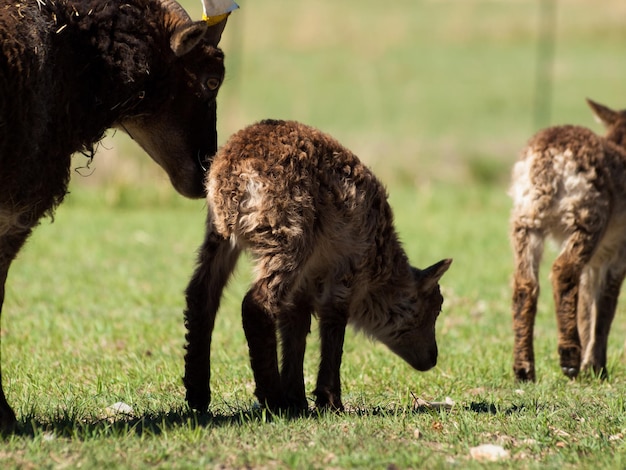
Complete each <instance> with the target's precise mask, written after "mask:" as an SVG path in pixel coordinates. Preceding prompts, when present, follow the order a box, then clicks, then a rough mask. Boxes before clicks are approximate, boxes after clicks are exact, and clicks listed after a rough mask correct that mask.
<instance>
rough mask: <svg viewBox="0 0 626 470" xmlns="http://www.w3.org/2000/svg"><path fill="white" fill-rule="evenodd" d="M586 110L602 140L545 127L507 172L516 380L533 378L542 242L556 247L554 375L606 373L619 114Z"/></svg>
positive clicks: (576, 130) (625, 209) (616, 237)
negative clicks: (599, 125) (557, 370)
mask: <svg viewBox="0 0 626 470" xmlns="http://www.w3.org/2000/svg"><path fill="white" fill-rule="evenodd" d="M588 103H589V105H590V106H591V108H592V110H593V112H594V113H595V114H596V116H597V117H598V119H599V120H601V121H602V122H603V123H604V125H605V126H606V127H607V134H606V135H605V136H604V137H601V136H598V135H596V134H595V133H593V132H592V131H591V130H589V129H586V128H583V127H578V126H560V127H552V128H548V129H544V130H542V131H540V132H539V133H538V134H537V135H535V136H534V137H533V138H532V139H530V141H529V142H528V145H527V146H526V148H525V149H524V150H523V152H522V156H521V159H520V161H519V162H517V163H516V164H515V167H514V168H513V181H512V184H511V190H510V194H511V196H512V198H513V209H512V213H511V241H512V245H513V251H514V254H515V274H514V279H513V326H514V332H515V349H514V364H513V369H514V372H515V375H516V377H517V378H518V379H520V380H535V359H534V351H533V332H534V322H535V316H536V312H537V299H538V296H539V282H538V272H539V264H540V261H541V256H542V253H543V247H544V242H545V239H546V238H547V237H552V238H553V239H555V240H556V241H557V242H558V243H559V244H560V246H561V251H560V253H559V255H558V257H557V258H556V260H555V261H554V264H553V265H552V272H551V280H552V287H553V294H554V300H555V306H556V317H557V322H558V329H559V338H558V350H559V356H560V363H561V368H562V370H563V373H564V374H566V375H567V376H569V377H572V378H573V377H576V376H577V375H578V373H579V371H580V370H581V367H582V369H587V368H590V369H593V371H594V372H595V373H596V374H606V349H607V340H608V335H609V330H610V327H611V322H612V320H613V316H614V315H615V307H616V305H617V299H618V296H619V291H620V287H621V284H622V281H623V279H624V276H625V275H626V236H625V235H624V233H625V229H626V111H619V112H618V111H613V110H611V109H609V108H607V107H605V106H602V105H600V104H598V103H594V102H593V101H590V100H588Z"/></svg>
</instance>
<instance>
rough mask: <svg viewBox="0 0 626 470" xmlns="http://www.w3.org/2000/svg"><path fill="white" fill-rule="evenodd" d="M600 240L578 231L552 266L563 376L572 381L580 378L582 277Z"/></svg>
mask: <svg viewBox="0 0 626 470" xmlns="http://www.w3.org/2000/svg"><path fill="white" fill-rule="evenodd" d="M598 238H599V235H598V234H597V233H589V232H587V231H584V230H577V231H575V232H574V233H573V234H572V235H571V236H570V237H569V238H568V239H567V241H566V242H565V246H564V248H563V250H562V251H561V253H560V254H559V256H558V257H557V259H556V261H555V262H554V264H553V265H552V272H551V278H552V279H551V280H552V290H553V294H554V305H555V306H556V318H557V325H558V329H559V333H558V334H559V339H558V348H559V356H560V358H561V359H560V365H561V370H562V371H563V373H564V374H565V375H567V376H568V377H570V378H574V377H576V376H577V375H578V372H579V371H580V365H581V343H580V337H579V335H578V321H577V318H576V317H577V307H578V292H579V286H580V280H581V275H582V272H583V269H584V268H585V266H586V265H587V264H588V263H589V260H590V259H591V256H592V255H593V251H594V249H595V247H596V245H597V243H598Z"/></svg>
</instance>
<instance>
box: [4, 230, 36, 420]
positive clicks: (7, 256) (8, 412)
mask: <svg viewBox="0 0 626 470" xmlns="http://www.w3.org/2000/svg"><path fill="white" fill-rule="evenodd" d="M30 232H31V231H30V230H23V231H19V232H17V233H11V234H6V235H3V236H1V237H0V311H1V310H2V305H3V303H4V294H5V284H6V280H7V274H8V272H9V266H11V262H12V261H13V260H14V259H15V257H16V256H17V253H18V252H19V251H20V249H21V248H22V246H23V245H24V242H25V241H26V239H27V238H28V236H29V235H30ZM16 425H17V419H16V417H15V412H14V411H13V409H12V408H11V406H10V405H9V403H8V402H7V399H6V397H5V395H4V389H3V387H2V372H1V371H0V432H10V431H12V430H14V429H15V426H16Z"/></svg>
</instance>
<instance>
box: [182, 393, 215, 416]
mask: <svg viewBox="0 0 626 470" xmlns="http://www.w3.org/2000/svg"><path fill="white" fill-rule="evenodd" d="M185 399H186V400H187V404H188V405H189V408H191V409H192V410H196V411H199V412H200V413H206V412H207V411H208V410H209V404H210V403H211V392H209V391H207V390H193V389H188V390H187V394H186V395H185Z"/></svg>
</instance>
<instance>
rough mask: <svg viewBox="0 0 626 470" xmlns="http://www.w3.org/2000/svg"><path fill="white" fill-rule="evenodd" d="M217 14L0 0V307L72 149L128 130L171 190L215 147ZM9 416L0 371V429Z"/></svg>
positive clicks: (110, 1)
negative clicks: (207, 17)
mask: <svg viewBox="0 0 626 470" xmlns="http://www.w3.org/2000/svg"><path fill="white" fill-rule="evenodd" d="M225 23H226V19H225V18H223V19H221V21H219V22H217V23H216V24H214V25H211V26H210V25H209V23H208V22H205V21H198V22H193V21H191V19H190V18H189V16H188V14H187V13H186V12H185V10H184V9H183V8H182V7H181V6H180V5H178V4H177V3H176V2H174V1H173V0H123V1H121V0H106V1H103V0H54V1H53V0H0V307H1V305H2V302H3V301H4V293H5V289H4V286H5V282H6V277H7V272H8V270H9V266H10V265H11V262H12V261H13V259H14V258H15V257H16V255H17V253H18V251H19V250H20V248H21V247H22V246H23V244H24V242H25V241H26V239H27V238H28V236H29V235H30V233H31V231H32V229H33V227H34V226H35V225H37V223H38V221H39V219H40V218H41V217H42V216H44V215H51V214H52V213H53V211H54V209H55V208H56V207H57V206H58V204H59V203H61V201H62V200H63V197H64V196H65V194H66V192H67V185H68V180H69V176H70V161H71V160H70V159H71V155H72V153H74V152H77V151H82V152H86V153H87V154H90V155H93V152H94V146H95V144H96V143H97V142H98V141H99V140H100V139H101V138H102V137H103V135H104V133H105V131H106V130H107V128H110V127H115V128H119V129H122V130H124V131H126V132H127V133H128V134H129V135H130V136H131V137H132V138H133V139H135V140H136V141H137V142H138V143H139V145H140V146H141V147H142V148H143V149H144V150H146V152H147V153H148V154H149V155H150V156H151V157H152V158H153V159H154V160H155V161H156V162H157V163H158V164H159V165H160V166H161V167H163V169H164V170H165V171H166V172H167V174H168V175H169V177H170V180H171V181H172V184H173V185H174V187H175V188H176V190H177V191H178V192H180V193H181V194H182V195H184V196H187V197H193V198H197V197H201V196H203V195H204V187H203V176H204V171H203V168H202V166H203V162H202V161H201V160H204V159H205V158H208V157H209V156H212V155H213V154H214V153H215V151H216V150H217V132H216V94H217V91H218V89H219V87H220V85H221V83H222V80H223V77H224V63H223V59H224V56H223V53H222V52H221V51H220V50H219V49H218V48H217V45H218V42H219V39H220V36H221V33H222V31H223V28H224V25H225ZM15 424H16V417H15V413H14V412H13V410H12V409H11V407H10V406H9V404H8V403H7V400H6V398H5V395H4V391H3V389H2V386H1V375H0V429H1V430H10V429H12V428H13V427H14V426H15Z"/></svg>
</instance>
